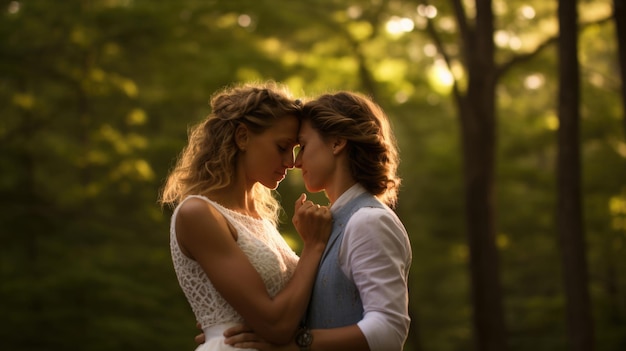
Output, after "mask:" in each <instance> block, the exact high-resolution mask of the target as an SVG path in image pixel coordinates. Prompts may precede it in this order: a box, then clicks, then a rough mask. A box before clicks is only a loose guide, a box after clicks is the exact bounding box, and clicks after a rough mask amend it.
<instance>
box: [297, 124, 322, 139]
mask: <svg viewBox="0 0 626 351" xmlns="http://www.w3.org/2000/svg"><path fill="white" fill-rule="evenodd" d="M315 135H317V131H316V130H315V129H314V128H313V127H312V126H311V122H310V121H308V120H304V121H303V122H302V123H301V124H300V132H299V133H298V141H302V140H307V139H310V138H311V137H314V136H315Z"/></svg>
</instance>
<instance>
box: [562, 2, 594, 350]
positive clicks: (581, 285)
mask: <svg viewBox="0 0 626 351" xmlns="http://www.w3.org/2000/svg"><path fill="white" fill-rule="evenodd" d="M576 11H577V10H576V1H571V0H560V1H559V9H558V16H559V33H560V38H559V50H558V52H559V122H560V123H559V132H558V166H557V168H558V169H557V173H558V179H557V180H558V209H557V227H558V232H559V238H560V246H561V259H562V266H563V280H564V285H565V297H566V310H567V313H566V314H567V327H568V340H569V343H570V348H569V349H570V350H572V351H593V321H592V317H591V303H590V298H589V290H588V283H589V282H588V276H587V262H586V258H585V240H584V230H583V220H582V201H581V190H580V187H581V164H580V143H579V100H580V99H579V95H580V92H579V85H580V82H579V79H580V78H579V64H578V47H577V46H578V45H577V37H578V30H577V12H576Z"/></svg>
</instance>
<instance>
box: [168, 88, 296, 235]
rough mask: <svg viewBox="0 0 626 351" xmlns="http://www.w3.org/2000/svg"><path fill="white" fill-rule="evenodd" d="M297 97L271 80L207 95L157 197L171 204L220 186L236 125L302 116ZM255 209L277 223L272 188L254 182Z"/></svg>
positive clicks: (230, 173)
mask: <svg viewBox="0 0 626 351" xmlns="http://www.w3.org/2000/svg"><path fill="white" fill-rule="evenodd" d="M300 105H301V103H300V102H299V100H294V99H292V97H291V94H290V93H289V90H288V89H287V88H286V87H285V86H284V85H281V84H278V83H276V82H273V81H269V82H265V83H244V84H240V85H233V86H228V87H225V88H224V89H222V90H220V91H217V92H216V93H215V94H213V96H212V97H211V110H212V111H211V113H210V114H209V115H208V116H207V118H206V119H204V120H203V121H202V122H200V123H199V124H197V125H195V126H193V127H192V128H191V129H190V130H189V142H188V144H187V146H185V148H184V149H183V151H182V153H181V154H180V156H179V157H178V160H177V162H176V165H175V166H174V168H173V169H172V170H171V172H170V174H169V176H168V177H167V180H166V182H165V186H164V187H163V190H162V193H161V197H160V199H159V201H160V203H161V204H162V205H169V206H170V207H175V206H176V205H177V204H178V203H180V202H181V201H182V200H183V199H184V198H185V197H187V196H189V195H204V194H207V193H209V192H210V191H213V190H217V189H222V188H225V187H227V186H228V185H230V184H231V181H232V179H234V178H235V171H236V170H235V165H236V160H237V157H238V155H239V152H240V150H239V148H238V147H237V144H236V141H235V130H236V129H237V126H239V125H240V124H244V125H245V126H246V127H247V128H248V129H249V130H250V131H251V132H252V133H257V134H259V133H262V132H263V131H264V130H266V129H267V128H269V127H271V126H273V125H274V123H276V122H277V121H278V120H279V119H280V118H282V117H284V116H296V117H299V116H300V110H301V106H300ZM252 193H253V198H254V200H255V206H256V210H257V211H258V212H259V214H260V215H261V216H263V217H264V218H267V219H269V220H270V221H272V222H273V223H274V224H276V223H277V220H278V215H279V211H280V204H279V202H278V200H276V198H275V197H274V195H273V192H272V190H271V189H268V188H266V187H265V186H263V185H261V184H259V183H257V184H255V185H254V187H253V189H252Z"/></svg>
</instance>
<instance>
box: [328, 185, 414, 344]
mask: <svg viewBox="0 0 626 351" xmlns="http://www.w3.org/2000/svg"><path fill="white" fill-rule="evenodd" d="M366 191H367V190H365V188H363V186H361V185H360V184H358V183H357V184H356V185H354V186H352V187H351V188H350V189H348V190H347V191H346V192H344V193H343V194H342V195H341V196H340V197H339V198H338V199H337V201H335V203H333V204H332V206H331V212H335V211H337V210H338V209H339V208H341V207H342V206H343V205H345V204H346V203H348V202H349V201H350V200H352V199H353V198H355V197H356V196H358V195H360V194H362V193H363V192H366ZM411 260H412V252H411V245H410V242H409V237H408V235H407V232H406V229H405V228H404V225H402V222H400V219H399V218H398V217H397V216H396V214H395V213H394V212H393V211H392V210H391V209H389V208H384V209H382V208H372V207H363V208H361V209H359V210H357V211H356V212H355V213H354V215H352V217H351V218H350V219H349V221H348V223H347V224H346V229H345V231H344V236H343V240H342V242H341V247H340V248H339V263H340V266H341V270H342V271H343V273H344V274H345V275H346V276H347V277H348V278H350V279H351V280H352V281H354V283H355V285H356V287H357V289H358V290H359V293H360V296H361V301H362V302H363V319H362V320H360V321H359V322H358V323H357V325H358V327H359V328H360V329H361V331H362V332H363V334H364V335H365V338H366V339H367V343H368V345H369V347H370V350H371V351H394V350H398V351H400V350H402V348H403V345H404V342H405V341H406V337H407V335H408V332H409V324H410V321H411V320H410V318H409V314H408V301H409V297H408V290H407V280H408V275H409V268H410V267H411Z"/></svg>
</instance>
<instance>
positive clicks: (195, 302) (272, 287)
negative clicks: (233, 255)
mask: <svg viewBox="0 0 626 351" xmlns="http://www.w3.org/2000/svg"><path fill="white" fill-rule="evenodd" d="M191 197H196V198H200V199H203V200H205V201H207V202H208V203H210V204H211V205H213V206H214V207H215V208H216V209H217V210H218V211H220V213H222V215H224V217H225V218H226V220H228V221H229V222H230V224H231V225H232V226H233V227H234V228H235V230H236V231H237V234H238V239H237V244H238V245H239V247H240V248H241V250H242V251H243V252H244V253H245V254H246V256H248V259H249V260H250V262H251V263H252V265H253V266H254V268H255V269H256V270H257V271H258V272H259V274H260V275H261V278H262V279H263V282H264V283H265V287H266V288H267V291H268V293H269V294H270V296H272V297H273V296H275V295H276V294H277V293H278V292H279V291H280V290H281V289H282V288H283V287H284V286H285V284H286V283H287V281H288V280H289V279H290V278H291V276H292V274H293V271H294V269H295V266H296V264H297V262H298V256H297V255H296V254H295V253H294V252H293V250H292V249H291V248H290V247H289V246H288V245H287V243H286V242H285V241H284V240H283V238H282V237H281V235H280V233H279V232H278V230H276V228H275V227H274V225H273V224H272V223H271V222H270V221H268V220H263V219H256V218H253V217H250V216H246V215H244V214H241V213H238V212H235V211H232V210H230V209H228V208H226V207H223V206H221V205H219V204H218V203H216V202H214V201H211V200H209V199H208V198H206V197H203V196H190V197H187V198H186V199H185V200H184V201H186V200H187V199H189V198H191ZM184 201H183V202H184ZM183 202H181V204H179V205H178V206H177V207H176V209H175V210H174V213H173V214H172V221H171V226H170V249H171V254H172V261H173V263H174V270H175V271H176V276H177V277H178V282H179V284H180V286H181V288H182V290H183V292H184V293H185V296H186V297H187V301H188V302H189V304H190V305H191V309H192V310H193V312H194V314H195V316H196V319H197V321H198V322H200V324H201V325H202V327H203V328H207V327H210V326H213V325H217V324H223V323H231V322H243V318H242V317H241V315H239V313H237V311H235V309H233V308H232V307H231V306H230V305H229V304H228V302H226V300H225V299H224V298H223V297H222V296H221V295H220V294H219V292H218V291H217V290H216V289H215V287H214V286H213V284H211V281H210V280H209V278H208V277H207V276H206V274H205V273H204V271H203V270H202V268H201V267H200V265H199V264H198V263H197V262H196V261H194V260H192V259H190V258H189V257H187V256H185V255H184V254H183V252H182V251H181V250H180V247H179V246H178V242H177V240H176V231H175V228H176V215H177V213H178V209H179V208H180V206H181V205H182V203H183Z"/></svg>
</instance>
